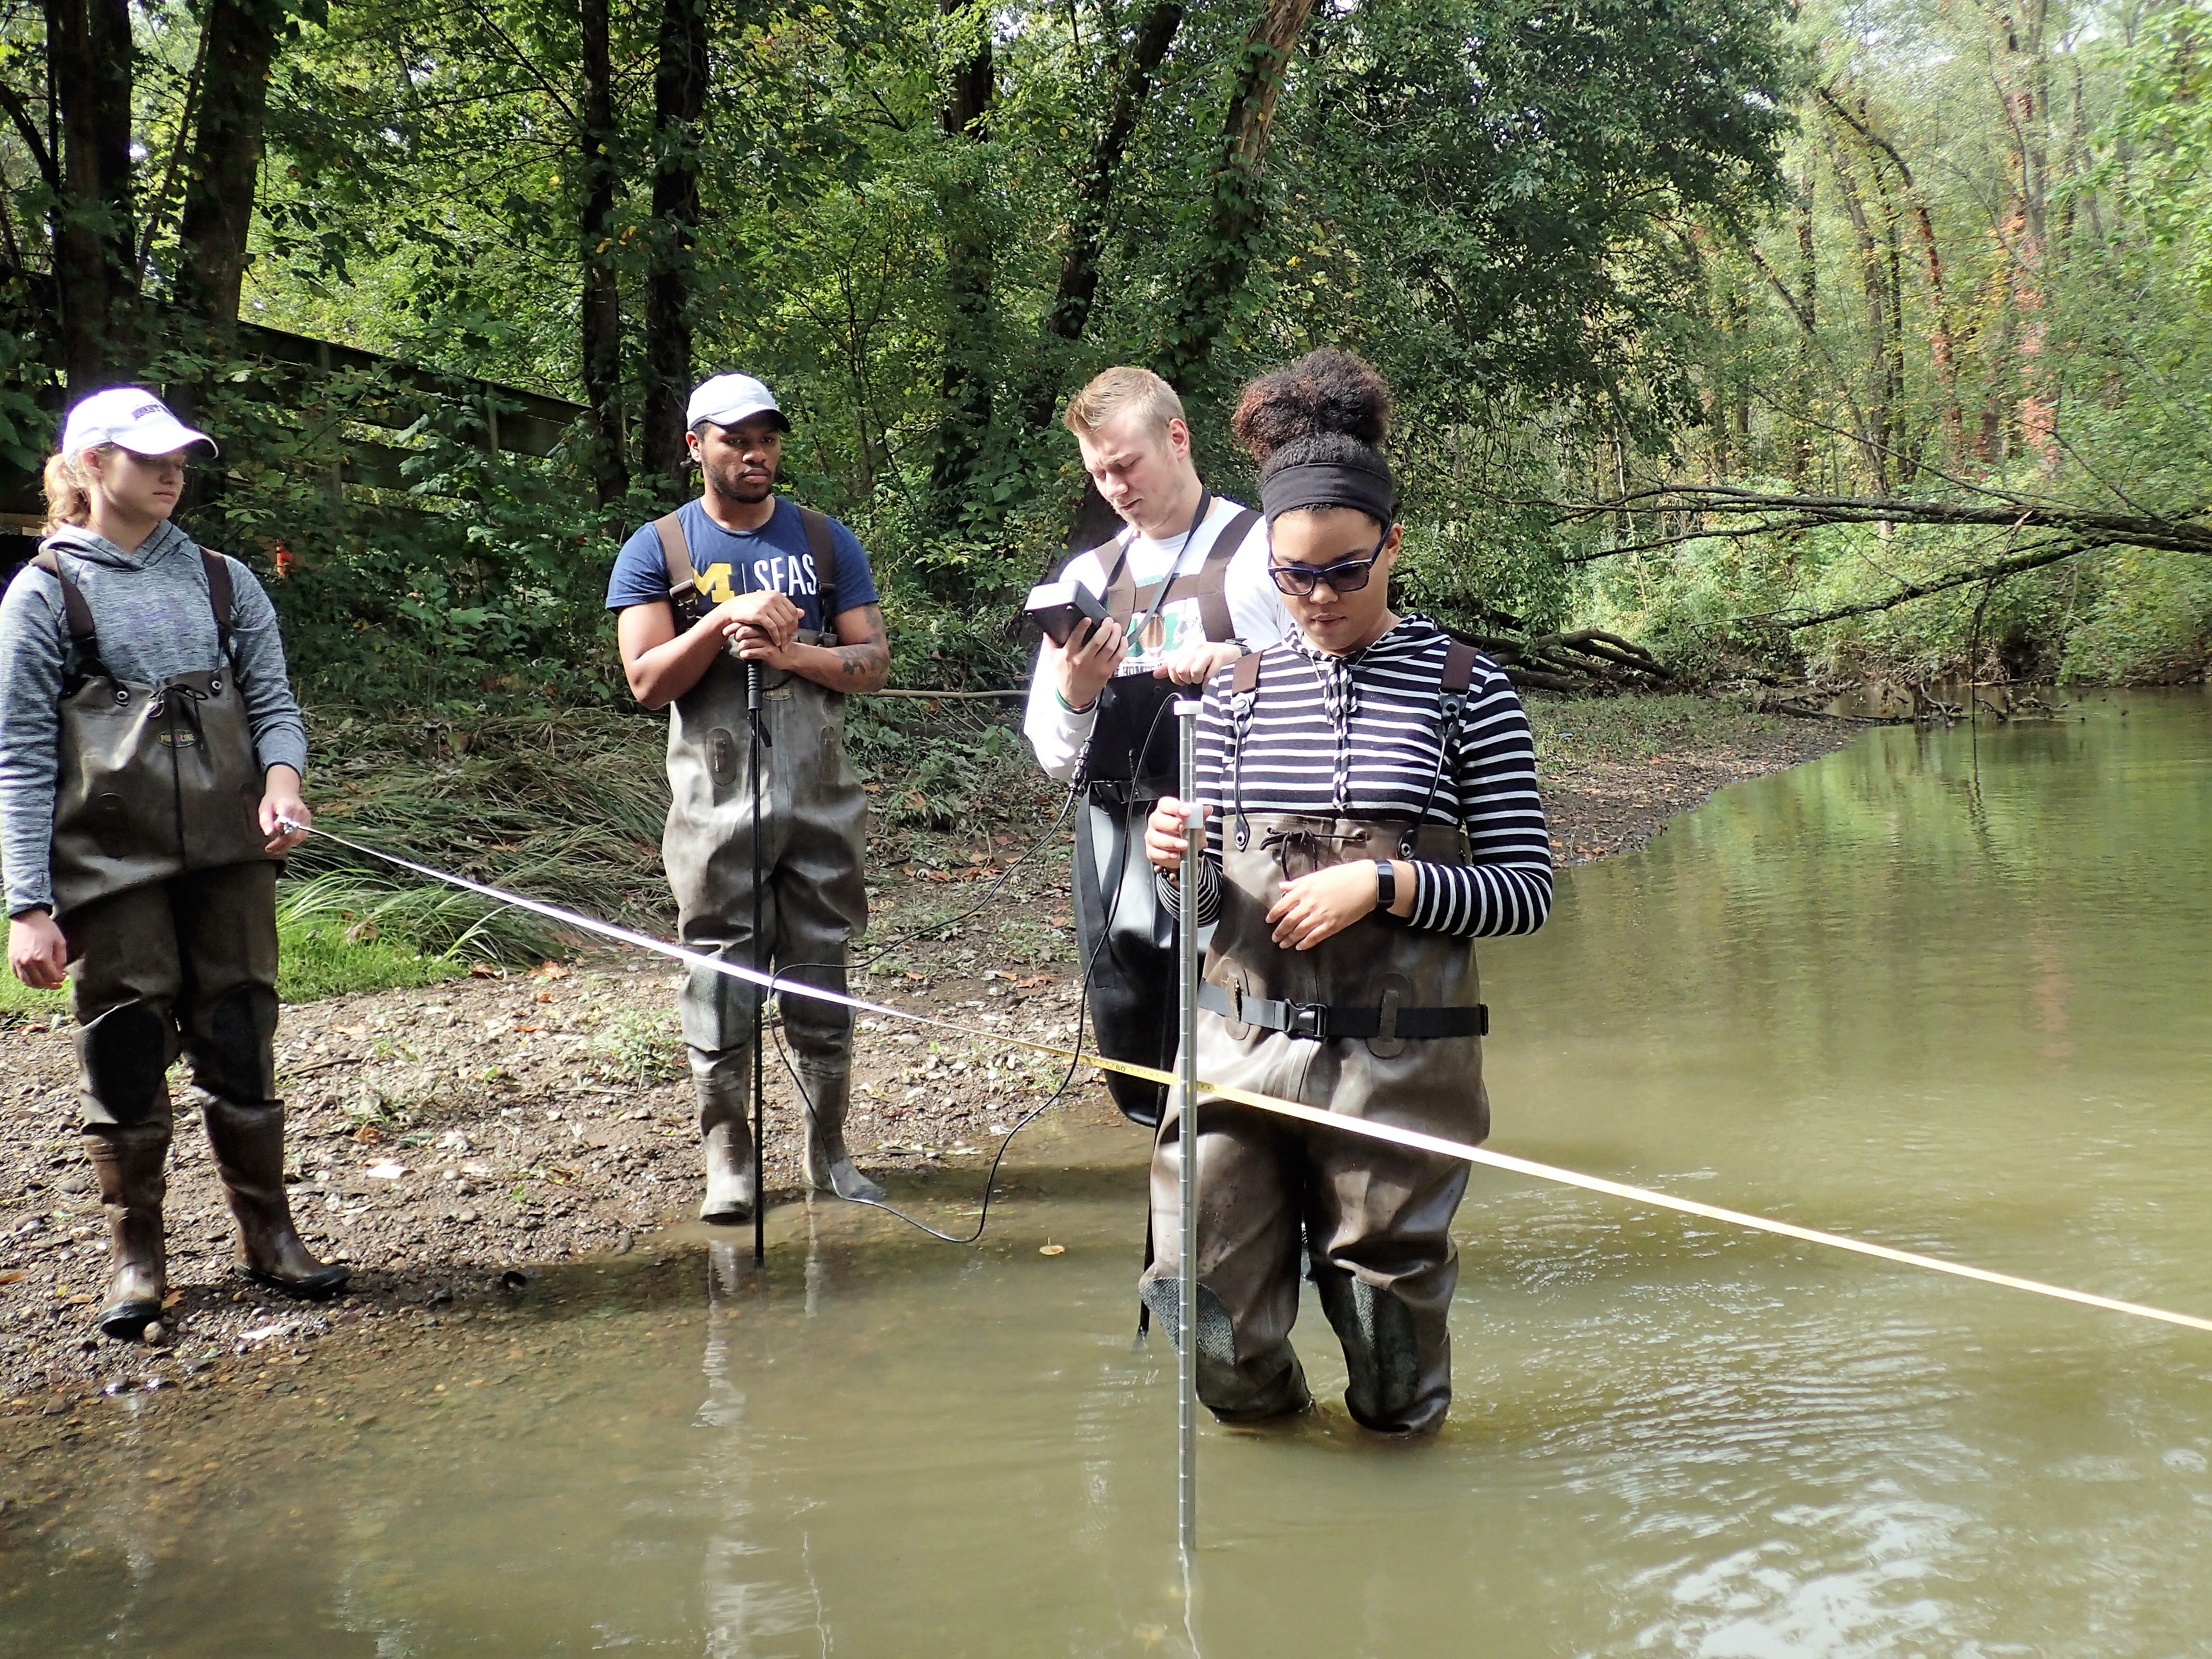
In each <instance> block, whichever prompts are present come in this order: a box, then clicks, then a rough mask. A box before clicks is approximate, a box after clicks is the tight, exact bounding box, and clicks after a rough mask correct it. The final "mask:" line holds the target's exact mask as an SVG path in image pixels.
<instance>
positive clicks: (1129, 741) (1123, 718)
mask: <svg viewBox="0 0 2212 1659" xmlns="http://www.w3.org/2000/svg"><path fill="white" fill-rule="evenodd" d="M1205 514H1206V507H1205V506H1204V505H1203V504H1201V506H1200V511H1199V520H1198V522H1200V523H1203V522H1204V520H1205ZM1259 518H1260V515H1259V514H1258V513H1255V512H1253V511H1251V510H1249V508H1248V509H1247V510H1246V511H1244V512H1243V513H1238V514H1237V517H1236V518H1235V519H1233V520H1231V521H1230V522H1229V523H1228V524H1227V525H1225V526H1223V528H1222V531H1221V533H1220V534H1219V535H1218V536H1216V537H1215V538H1214V540H1213V544H1212V547H1211V548H1210V549H1208V550H1207V552H1206V559H1205V561H1204V562H1203V563H1202V564H1200V567H1199V568H1197V569H1196V570H1194V571H1191V572H1189V573H1188V574H1183V575H1179V576H1176V577H1174V578H1173V579H1172V580H1167V581H1165V582H1148V583H1146V585H1145V586H1142V587H1139V586H1138V585H1137V584H1136V583H1135V582H1134V581H1133V580H1131V579H1130V576H1129V574H1128V558H1129V556H1128V550H1127V546H1126V545H1124V546H1122V548H1121V551H1120V554H1119V556H1117V557H1116V558H1115V561H1114V562H1113V564H1112V566H1111V568H1110V569H1109V574H1108V575H1107V579H1106V592H1105V593H1104V595H1103V599H1104V600H1105V604H1106V609H1107V612H1108V614H1109V615H1110V616H1111V617H1113V618H1114V620H1115V621H1116V622H1118V623H1121V625H1122V627H1123V628H1125V629H1126V628H1127V627H1128V626H1129V625H1130V623H1131V621H1132V619H1133V618H1142V619H1143V621H1142V623H1141V624H1140V626H1142V627H1143V628H1145V629H1147V630H1149V629H1151V628H1152V627H1154V626H1157V625H1158V622H1157V619H1158V617H1159V615H1160V614H1161V613H1162V612H1163V611H1165V610H1166V609H1167V607H1168V606H1169V605H1170V604H1173V603H1175V602H1176V601H1179V600H1184V599H1194V600H1196V601H1197V603H1198V614H1199V621H1200V624H1201V625H1202V626H1203V628H1204V629H1205V631H1206V638H1207V639H1208V640H1210V641H1215V642H1217V643H1222V642H1226V641H1231V640H1233V639H1235V638H1236V637H1237V625H1236V623H1235V622H1234V621H1233V620H1232V619H1231V616H1230V612H1229V600H1228V596H1227V586H1226V584H1227V580H1228V574H1229V564H1230V561H1231V559H1233V558H1235V557H1236V556H1237V550H1238V549H1239V548H1241V547H1242V546H1243V544H1244V538H1245V537H1246V536H1247V535H1249V533H1250V532H1251V529H1252V526H1254V525H1255V524H1256V523H1258V522H1259ZM1109 545H1110V544H1109ZM1104 551H1105V549H1103V548H1101V549H1098V550H1097V553H1099V554H1100V555H1102V557H1101V560H1100V562H1101V563H1102V564H1103V563H1104V560H1103V553H1104ZM1177 562H1180V560H1178V561H1177ZM1188 695H1190V692H1189V690H1188V688H1187V687H1182V686H1177V685H1176V684H1174V683H1173V682H1171V681H1169V680H1164V679H1158V678H1154V677H1153V676H1152V675H1150V674H1124V675H1120V676H1117V677H1116V678H1114V679H1111V680H1109V681H1108V682H1107V683H1106V685H1105V688H1104V689H1103V690H1101V691H1100V692H1099V694H1098V715H1097V722H1096V723H1095V724H1094V725H1093V726H1092V727H1091V742H1090V744H1089V746H1088V748H1087V749H1086V750H1085V755H1084V761H1083V768H1082V778H1083V783H1084V807H1083V819H1082V823H1081V827H1080V829H1079V832H1078V834H1077V836H1076V838H1075V926H1076V939H1077V942H1078V945H1079V948H1080V949H1081V951H1082V953H1083V956H1082V960H1083V961H1084V962H1085V963H1088V964H1089V966H1090V987H1089V992H1088V998H1089V1001H1090V1005H1091V1030H1093V1032H1094V1033H1096V1036H1095V1041H1096V1042H1097V1048H1098V1052H1099V1053H1100V1054H1104V1055H1105V1056H1106V1057H1107V1058H1108V1059H1109V1060H1131V1061H1133V1062H1135V1063H1136V1064H1138V1065H1139V1066H1153V1067H1155V1068H1156V1069H1158V1070H1160V1071H1165V1070H1166V1069H1167V1068H1168V1066H1169V1064H1170V1062H1171V1061H1172V1060H1174V1059H1175V1051H1176V1034H1175V1030H1176V1022H1175V987H1176V926H1175V919H1174V918H1173V917H1172V916H1170V915H1168V914H1167V913H1166V911H1164V909H1162V908H1160V904H1159V901H1158V897H1157V896H1156V895H1155V890H1154V888H1153V885H1152V865H1151V864H1150V863H1149V862H1148V861H1147V860H1146V857H1145V820H1146V819H1147V818H1149V817H1151V816H1152V804H1153V803H1154V802H1155V801H1157V800H1158V799H1160V797H1161V796H1163V795H1172V794H1173V793H1175V792H1176V781H1175V772H1176V726H1175V720H1174V719H1173V717H1172V716H1171V715H1170V714H1168V713H1167V712H1166V711H1167V708H1168V705H1169V704H1170V703H1171V702H1174V701H1175V699H1176V697H1178V696H1188ZM1106 1087H1107V1089H1108V1091H1109V1092H1110V1093H1111V1094H1112V1095H1113V1097H1114V1103H1115V1105H1116V1106H1118V1107H1120V1108H1121V1114H1122V1115H1123V1116H1125V1117H1127V1118H1129V1119H1130V1120H1132V1121H1134V1122H1138V1123H1141V1124H1143V1125H1145V1126H1146V1127H1147V1128H1150V1127H1153V1126H1154V1125H1156V1124H1158V1122H1159V1121H1160V1113H1161V1110H1162V1109H1163V1108H1164V1105H1165V1103H1166V1100H1167V1091H1166V1089H1165V1088H1164V1087H1163V1086H1162V1085H1159V1084H1157V1083H1146V1082H1145V1081H1144V1080H1143V1079H1139V1078H1129V1077H1118V1076H1115V1075H1114V1074H1113V1073H1108V1074H1107V1078H1106Z"/></svg>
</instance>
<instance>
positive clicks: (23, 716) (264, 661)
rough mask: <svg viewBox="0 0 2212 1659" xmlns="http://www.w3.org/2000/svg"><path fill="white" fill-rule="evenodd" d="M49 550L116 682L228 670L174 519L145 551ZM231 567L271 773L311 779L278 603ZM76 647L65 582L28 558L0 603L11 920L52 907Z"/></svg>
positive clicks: (1, 859) (77, 538)
mask: <svg viewBox="0 0 2212 1659" xmlns="http://www.w3.org/2000/svg"><path fill="white" fill-rule="evenodd" d="M40 547H41V548H42V549H46V548H51V549H52V550H54V551H55V552H56V553H58V555H59V556H60V559H61V565H62V568H63V569H64V570H66V571H67V572H68V573H69V576H70V580H71V581H73V582H75V583H76V585H77V586H79V587H80V588H82V590H83V591H84V597H85V602H86V603H87V604H88V605H90V606H91V607H92V620H93V625H94V628H95V629H97V630H98V632H99V636H100V659H101V661H102V662H104V663H105V664H106V667H107V671H108V672H110V673H111V674H113V675H114V676H115V677H116V678H118V679H124V680H129V681H131V682H133V683H135V684H142V685H155V684H160V683H161V681H163V680H165V679H167V678H170V677H171V676H172V675H175V674H191V673H199V672H212V671H214V670H215V669H216V668H218V667H220V666H221V664H220V663H219V662H218V661H217V660H216V654H217V649H218V647H217V643H216V631H215V611H214V610H213V608H212V607H211V605H210V602H209V599H208V587H207V573H206V571H205V570H204V569H203V568H201V566H200V557H199V549H198V547H197V545H196V544H194V543H193V541H192V538H191V537H189V536H187V535H186V534H185V532H183V531H181V530H179V529H178V528H177V526H175V525H174V524H173V523H171V522H170V521H169V520H162V522H161V526H159V527H158V528H157V529H155V532H154V533H153V534H152V535H150V536H149V537H148V538H146V539H145V541H144V542H143V544H141V545H140V546H139V548H138V550H137V552H135V553H125V551H124V550H122V549H121V548H119V547H118V546H116V545H115V544H114V543H112V542H111V541H108V540H106V538H103V537H100V536H95V535H94V534H93V533H92V532H90V531H89V530H77V529H68V530H60V531H57V532H54V533H53V534H52V535H51V536H49V537H47V538H46V540H45V541H44V542H42V543H40ZM229 564H230V580H231V590H232V594H233V599H232V602H231V629H232V642H231V649H232V653H233V657H234V661H235V664H236V666H235V669H234V675H235V678H236V679H237V683H238V686H239V690H240V692H241V694H242V695H243V696H244V697H245V699H246V720H247V722H248V724H249V725H250V726H252V731H253V748H254V753H255V755H256V757H258V759H259V761H260V763H261V765H262V767H263V769H264V770H265V769H267V768H269V767H271V766H278V765H283V766H291V767H295V768H297V769H299V771H300V772H301V774H303V775H304V774H305V773H306V771H307V723H306V722H305V721H303V720H301V718H300V705H299V703H298V702H295V700H294V698H293V696H292V687H291V684H290V682H289V680H287V679H286V678H285V671H284V642H283V640H282V639H281V638H279V637H278V635H277V632H276V606H274V605H271V604H270V602H269V595H268V593H267V592H264V589H263V588H262V586H261V584H260V583H259V582H258V581H257V580H254V576H253V573H252V571H250V570H248V569H247V568H246V567H245V566H244V565H242V564H240V562H238V561H237V560H235V559H232V560H230V561H229ZM69 649H70V642H69V623H68V621H67V619H66V617H64V613H63V611H62V590H61V584H60V583H59V582H58V581H56V580H54V579H53V578H52V576H49V575H48V574H46V572H45V571H43V570H40V569H37V568H33V567H32V566H29V565H26V566H24V567H23V568H22V569H21V571H20V572H18V573H17V574H16V577H15V580H14V581H13V582H11V583H9V587H8V593H7V597H6V598H5V599H0V869H4V872H5V881H6V886H7V894H8V914H9V915H10V916H16V915H21V914H22V913H23V912H24V911H26V910H32V909H37V908H41V907H48V908H50V907H51V906H52V903H53V888H52V882H51V880H50V876H49V870H48V860H49V857H50V855H51V854H52V849H53V837H54V787H55V781H56V780H57V778H58V776H59V774H60V767H61V758H60V751H59V741H60V736H61V708H60V705H61V696H62V676H63V671H64V659H65V657H66V656H67V654H68V653H69Z"/></svg>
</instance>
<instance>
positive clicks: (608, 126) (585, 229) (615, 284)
mask: <svg viewBox="0 0 2212 1659" xmlns="http://www.w3.org/2000/svg"><path fill="white" fill-rule="evenodd" d="M580 21H581V24H582V34H583V48H584V108H583V116H584V125H583V131H582V133H581V134H580V140H581V149H582V151H583V176H582V178H581V179H580V181H579V182H580V185H582V188H583V203H584V206H583V215H582V217H581V219H580V222H579V225H578V230H579V233H580V240H581V242H582V248H581V252H582V256H583V266H584V293H583V305H582V307H581V310H582V323H583V340H582V346H583V360H584V397H585V401H586V402H587V403H588V404H591V406H592V428H593V430H592V487H593V489H595V490H596V491H597V492H598V495H599V505H600V506H602V507H605V506H606V505H607V504H608V503H609V502H610V501H617V500H619V499H620V498H621V496H622V495H623V492H624V491H625V490H627V489H629V434H628V432H627V430H626V429H625V428H624V424H623V399H622V288H621V284H620V283H619V281H618V279H617V273H616V269H615V263H614V257H613V256H614V217H615V162H614V157H613V155H612V153H611V152H612V149H613V146H614V142H615V132H616V129H615V106H614V54H613V49H612V47H611V44H610V40H609V28H608V23H607V0H581V3H580Z"/></svg>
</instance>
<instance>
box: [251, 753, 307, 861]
mask: <svg viewBox="0 0 2212 1659" xmlns="http://www.w3.org/2000/svg"><path fill="white" fill-rule="evenodd" d="M261 787H262V795H261V833H262V834H263V835H264V836H268V837H269V845H268V848H267V849H266V850H267V851H268V852H269V853H270V854H273V855H276V856H280V857H281V856H282V855H283V854H286V853H289V852H290V851H291V850H292V849H293V848H295V847H297V846H298V845H299V844H300V843H301V842H303V841H305V840H307V826H308V825H309V824H311V823H313V822H314V821H315V815H314V814H313V812H310V811H308V810H307V802H305V801H303V800H301V799H300V775H299V774H298V773H297V772H295V771H294V770H293V769H291V768H290V767H289V766H272V767H270V769H269V772H268V775H267V777H266V778H265V779H264V781H263V782H262V786H261ZM286 823H295V824H297V825H299V826H300V827H299V828H298V829H286V828H285V827H284V825H285V824H286Z"/></svg>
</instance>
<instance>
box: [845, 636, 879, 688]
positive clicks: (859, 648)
mask: <svg viewBox="0 0 2212 1659" xmlns="http://www.w3.org/2000/svg"><path fill="white" fill-rule="evenodd" d="M889 655H890V653H888V652H886V651H885V650H884V647H883V646H882V644H881V643H880V642H878V641H868V642H867V643H866V644H862V645H841V646H839V647H837V661H838V663H839V664H840V665H841V667H840V672H842V674H843V675H844V677H845V678H847V679H848V680H859V679H866V678H867V677H868V676H869V675H871V674H873V673H874V672H876V671H878V669H880V668H882V667H883V666H884V665H885V662H886V660H887V659H888V658H889Z"/></svg>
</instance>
